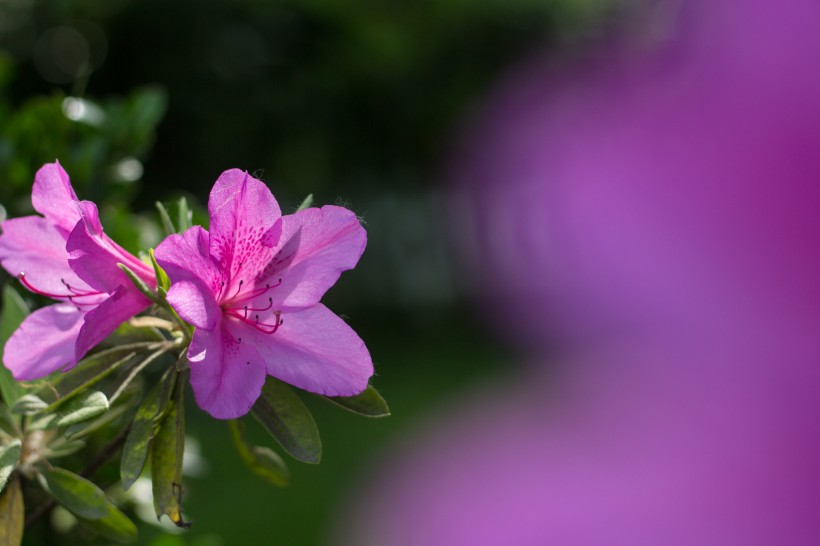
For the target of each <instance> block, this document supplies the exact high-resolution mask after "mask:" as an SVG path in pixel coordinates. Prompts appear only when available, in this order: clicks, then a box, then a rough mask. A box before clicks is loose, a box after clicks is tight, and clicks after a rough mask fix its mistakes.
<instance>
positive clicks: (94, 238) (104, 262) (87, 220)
mask: <svg viewBox="0 0 820 546" xmlns="http://www.w3.org/2000/svg"><path fill="white" fill-rule="evenodd" d="M84 203H88V202H84ZM91 205H92V206H93V203H92V204H91ZM93 208H94V215H91V216H90V217H85V216H84V221H82V222H77V225H76V226H75V227H74V229H73V230H72V231H71V234H70V235H69V236H68V241H66V247H65V248H66V251H68V265H69V267H71V270H72V271H74V273H76V274H77V276H78V277H80V278H81V279H83V280H84V281H85V282H87V283H88V284H89V285H91V286H92V287H94V288H95V289H97V290H101V291H103V292H108V293H111V292H113V291H114V290H116V289H117V288H118V287H119V286H129V287H130V286H133V285H132V283H131V280H130V279H129V278H128V277H127V276H126V275H125V273H123V271H122V270H121V269H120V268H119V266H118V265H117V264H125V265H126V266H128V267H129V268H130V269H131V270H132V271H133V272H134V273H136V274H137V275H138V276H139V277H140V278H142V280H144V281H145V282H146V283H147V284H148V285H149V286H151V287H154V286H156V280H155V279H154V272H153V270H152V269H151V268H150V267H148V265H146V264H144V263H143V262H141V261H139V260H138V259H136V258H135V257H134V256H132V255H131V254H129V253H128V252H127V251H125V250H123V249H122V248H121V247H120V246H119V245H117V244H116V243H115V242H114V241H112V240H111V239H109V238H108V237H106V236H105V235H103V234H102V232H100V231H96V228H97V227H98V226H99V221H98V220H96V207H93Z"/></svg>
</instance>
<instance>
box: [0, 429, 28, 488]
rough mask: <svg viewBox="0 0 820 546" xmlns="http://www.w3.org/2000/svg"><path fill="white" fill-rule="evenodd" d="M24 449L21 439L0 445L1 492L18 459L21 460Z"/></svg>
mask: <svg viewBox="0 0 820 546" xmlns="http://www.w3.org/2000/svg"><path fill="white" fill-rule="evenodd" d="M22 451H23V444H22V443H21V442H20V440H14V441H13V442H11V443H10V444H7V445H5V446H1V447H0V492H2V491H3V488H4V487H5V486H6V482H7V481H8V479H9V476H11V472H12V471H13V470H14V467H15V465H16V464H17V461H19V460H20V453H22Z"/></svg>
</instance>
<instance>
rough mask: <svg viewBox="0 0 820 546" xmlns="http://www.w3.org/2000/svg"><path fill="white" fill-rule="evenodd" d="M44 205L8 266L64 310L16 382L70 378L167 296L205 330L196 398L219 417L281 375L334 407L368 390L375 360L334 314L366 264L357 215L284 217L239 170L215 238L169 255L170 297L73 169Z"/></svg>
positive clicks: (223, 201)
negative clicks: (340, 283) (340, 285)
mask: <svg viewBox="0 0 820 546" xmlns="http://www.w3.org/2000/svg"><path fill="white" fill-rule="evenodd" d="M32 204H33V206H34V209H35V210H36V211H37V212H39V213H40V214H41V215H42V216H27V217H24V218H17V219H11V220H7V221H5V222H3V224H2V235H0V264H2V266H3V267H4V268H5V269H6V270H7V271H8V272H9V273H10V274H12V275H15V276H17V277H18V278H19V279H20V281H21V283H22V284H23V285H24V286H25V287H26V288H27V289H28V290H30V291H32V292H34V293H36V294H40V295H43V296H47V297H49V298H51V299H54V300H56V301H57V303H55V304H53V305H50V306H47V307H44V308H42V309H39V310H37V311H35V312H34V313H32V314H31V315H29V316H28V317H27V318H26V319H25V321H24V322H23V323H22V325H21V326H20V327H19V328H18V329H17V330H16V331H15V332H14V334H13V335H12V336H11V338H10V339H9V341H8V342H7V343H6V345H5V348H4V350H3V363H4V364H5V366H6V367H7V368H8V369H9V370H10V371H11V372H12V374H13V375H14V377H15V378H16V379H18V380H33V379H38V378H41V377H44V376H46V375H48V374H50V373H52V372H55V371H58V370H67V369H70V368H71V367H73V366H74V365H76V364H77V362H78V361H79V360H80V359H82V358H83V356H84V355H85V354H86V353H87V352H88V351H89V350H90V349H92V348H93V347H94V346H96V345H97V344H99V343H100V342H101V341H103V339H105V338H106V337H107V336H109V334H111V333H112V332H114V330H115V329H116V328H117V327H118V326H119V325H120V324H122V323H123V322H125V321H127V320H129V319H130V318H131V317H134V316H135V315H137V314H139V313H142V312H143V311H145V310H146V309H147V308H149V306H151V305H152V302H154V303H156V299H155V298H153V297H152V294H155V295H156V298H159V299H161V300H162V301H163V302H165V303H167V304H170V306H171V308H173V310H174V311H175V312H176V313H177V314H178V316H179V317H181V318H182V319H183V320H184V321H185V322H186V323H187V324H188V325H190V326H193V327H194V330H193V335H192V336H191V342H190V344H189V347H188V349H187V358H188V361H189V362H190V379H191V385H192V387H193V390H194V395H195V397H196V400H197V403H198V404H199V406H200V407H201V408H203V409H204V410H205V411H207V412H208V413H210V414H211V415H213V416H214V417H216V418H220V419H232V418H236V417H239V416H242V415H244V414H246V413H248V411H249V410H250V408H251V406H252V405H253V404H254V402H256V400H257V399H258V398H259V396H260V393H261V391H262V387H263V384H264V383H265V378H266V376H267V375H271V376H274V377H276V378H278V379H280V380H282V381H284V382H286V383H289V384H291V385H294V386H296V387H299V388H302V389H304V390H307V391H311V392H315V393H319V394H323V395H327V396H352V395H355V394H358V393H360V392H362V391H363V390H365V388H366V387H367V384H368V380H369V378H370V376H371V375H372V374H373V364H372V361H371V358H370V354H369V353H368V351H367V348H366V347H365V345H364V343H363V342H362V340H361V339H360V338H359V337H358V335H356V333H355V332H354V331H353V330H352V329H351V328H350V327H349V326H347V324H346V323H345V322H344V321H342V320H341V319H340V318H339V317H338V316H336V315H335V314H333V313H332V312H331V311H330V310H328V309H327V308H326V307H325V306H324V305H322V304H321V303H320V299H321V298H322V296H323V295H324V293H325V292H326V291H327V290H328V289H329V288H330V287H331V286H332V285H333V284H334V283H335V282H336V280H337V279H338V278H339V275H340V274H341V272H342V271H345V270H347V269H351V268H353V267H354V266H355V265H356V263H357V262H358V260H359V257H360V256H361V254H362V252H363V251H364V247H365V244H366V233H365V231H364V229H363V228H362V226H361V224H360V223H359V221H358V219H357V218H356V216H355V215H354V214H353V213H352V212H351V211H349V210H347V209H344V208H341V207H334V206H325V207H322V208H308V209H305V210H301V211H299V212H297V213H295V214H292V215H286V216H282V214H281V212H280V209H279V206H278V204H277V202H276V200H275V199H274V197H273V195H272V194H271V192H270V190H269V189H268V188H267V186H266V185H265V184H264V183H262V182H261V181H259V180H257V179H255V178H253V177H252V176H250V175H249V174H247V173H246V172H243V171H240V170H236V169H234V170H229V171H226V172H225V173H223V174H222V175H221V176H220V177H219V179H218V180H217V182H216V184H215V185H214V188H213V190H212V191H211V195H210V200H209V203H208V210H209V213H210V231H208V230H205V229H204V228H202V227H199V226H194V227H192V228H190V229H188V230H187V231H185V232H184V233H182V234H173V235H170V236H169V237H168V238H167V239H165V240H164V241H163V242H162V243H161V244H160V245H159V246H158V247H157V249H156V254H155V255H156V262H157V263H158V264H159V265H161V266H162V268H163V269H164V270H165V272H166V273H167V275H168V278H169V279H170V281H171V285H170V288H169V289H168V290H167V296H166V292H165V290H164V289H162V288H161V287H160V289H159V290H158V286H157V285H158V283H157V278H156V277H157V273H156V272H155V271H157V270H156V269H155V268H154V267H152V265H151V263H150V262H148V263H147V262H144V261H142V260H140V259H138V258H137V257H135V256H133V255H132V254H130V253H128V252H127V251H126V250H124V249H123V248H122V247H120V246H119V245H118V244H117V243H115V242H114V241H113V240H111V239H110V238H109V237H108V236H106V235H105V233H104V232H103V229H102V226H101V224H100V220H99V215H98V213H97V208H96V206H95V205H94V204H93V203H91V202H89V201H80V200H79V199H78V198H77V196H76V194H75V193H74V190H73V189H72V187H71V183H70V181H69V178H68V175H67V174H66V172H65V171H64V170H63V168H62V167H61V166H60V164H59V163H57V162H55V163H53V164H47V165H45V166H43V167H42V168H41V169H40V170H39V171H38V172H37V175H36V178H35V182H34V188H33V191H32ZM122 266H125V267H124V268H123V267H122ZM125 270H128V272H129V273H131V275H130V276H129V275H128V274H127V273H126V272H125ZM147 291H148V292H147ZM188 335H190V334H189V333H188V332H186V336H188Z"/></svg>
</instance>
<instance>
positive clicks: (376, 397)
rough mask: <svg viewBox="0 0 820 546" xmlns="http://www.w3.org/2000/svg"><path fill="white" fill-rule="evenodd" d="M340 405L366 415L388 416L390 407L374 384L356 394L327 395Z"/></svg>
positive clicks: (327, 397) (328, 398) (326, 397)
mask: <svg viewBox="0 0 820 546" xmlns="http://www.w3.org/2000/svg"><path fill="white" fill-rule="evenodd" d="M325 399H327V400H330V401H331V402H333V403H334V404H336V405H337V406H339V407H342V408H344V409H346V410H347V411H350V412H352V413H355V414H358V415H363V416H364V417H388V416H389V415H390V408H388V407H387V402H385V401H384V398H382V395H381V394H379V391H377V390H376V388H375V387H373V385H368V386H367V388H366V389H365V390H364V391H362V392H361V393H360V394H357V395H356V396H325Z"/></svg>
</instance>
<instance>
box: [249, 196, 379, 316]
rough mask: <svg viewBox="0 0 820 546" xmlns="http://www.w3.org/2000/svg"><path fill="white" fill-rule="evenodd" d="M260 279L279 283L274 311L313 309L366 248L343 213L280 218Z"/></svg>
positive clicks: (328, 210) (359, 230)
mask: <svg viewBox="0 0 820 546" xmlns="http://www.w3.org/2000/svg"><path fill="white" fill-rule="evenodd" d="M281 241H282V242H281V244H280V247H279V248H278V249H277V253H276V255H275V256H274V258H273V259H272V260H271V261H270V262H269V263H268V266H267V267H266V268H265V271H264V272H263V274H262V276H261V278H264V279H270V280H271V284H274V283H275V282H278V279H280V278H281V279H282V284H281V285H280V286H278V287H277V288H276V289H275V290H273V291H272V292H271V294H270V295H271V296H273V299H274V304H275V305H276V306H277V307H278V308H282V309H287V308H304V307H309V306H311V305H315V304H317V303H318V302H319V300H320V299H321V298H322V296H323V295H324V293H325V292H326V291H327V290H328V289H329V288H330V287H331V286H333V285H334V284H335V283H336V281H337V280H338V279H339V275H341V274H342V271H346V270H348V269H353V268H354V267H355V266H356V263H358V261H359V258H360V257H361V255H362V253H363V252H364V247H365V245H366V244H367V232H365V230H364V228H363V227H362V225H361V223H360V222H359V219H358V218H357V217H356V215H355V214H354V213H353V212H352V211H350V210H348V209H345V208H342V207H334V206H325V207H322V208H321V209H317V208H310V209H305V210H303V211H300V212H297V213H296V214H291V215H288V216H285V217H284V218H282V238H281Z"/></svg>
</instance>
